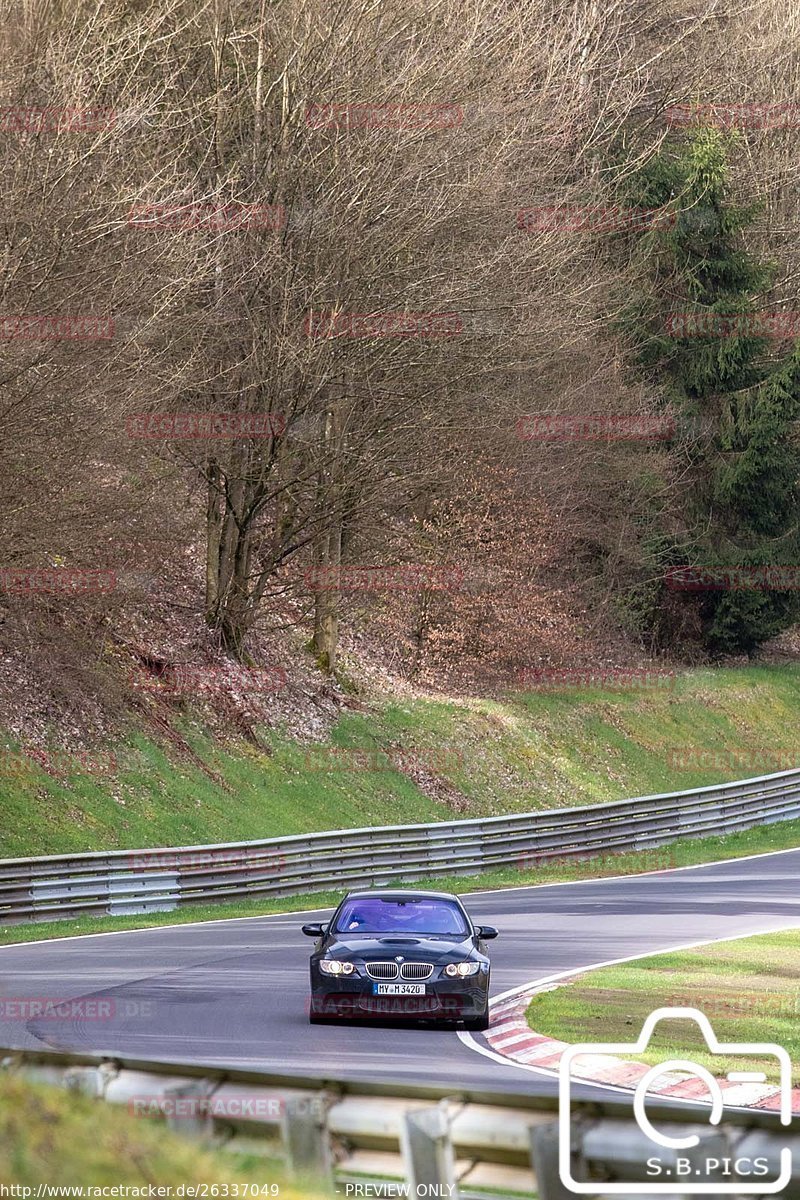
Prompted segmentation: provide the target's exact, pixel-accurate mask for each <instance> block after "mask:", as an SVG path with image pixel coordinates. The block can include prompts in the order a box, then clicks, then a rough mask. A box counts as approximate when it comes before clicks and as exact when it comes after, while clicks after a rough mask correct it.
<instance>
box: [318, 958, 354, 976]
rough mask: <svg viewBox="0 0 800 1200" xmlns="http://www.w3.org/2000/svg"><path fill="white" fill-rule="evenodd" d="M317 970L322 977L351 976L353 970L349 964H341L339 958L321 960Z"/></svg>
mask: <svg viewBox="0 0 800 1200" xmlns="http://www.w3.org/2000/svg"><path fill="white" fill-rule="evenodd" d="M319 969H320V971H322V974H323V975H352V974H353V971H354V970H355V968H354V967H353V964H352V963H351V962H342V960H341V959H340V958H321V959H320V960H319Z"/></svg>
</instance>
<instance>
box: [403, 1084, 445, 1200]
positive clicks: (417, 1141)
mask: <svg viewBox="0 0 800 1200" xmlns="http://www.w3.org/2000/svg"><path fill="white" fill-rule="evenodd" d="M400 1150H401V1153H402V1155H403V1162H404V1163H405V1167H406V1178H407V1180H408V1183H409V1194H410V1195H412V1196H414V1195H419V1194H420V1189H421V1193H422V1194H423V1195H425V1194H427V1195H429V1196H440V1197H441V1196H449V1197H452V1200H457V1197H458V1184H457V1182H456V1163H455V1155H454V1153H453V1143H452V1141H451V1140H450V1116H449V1113H448V1111H447V1100H442V1101H440V1102H439V1104H437V1105H436V1106H435V1107H434V1108H417V1109H413V1110H412V1111H411V1112H407V1113H406V1114H405V1116H404V1118H403V1124H402V1126H401V1128H400ZM431 1187H433V1189H434V1190H433V1191H431V1190H430V1188H431Z"/></svg>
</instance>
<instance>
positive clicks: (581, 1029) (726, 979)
mask: <svg viewBox="0 0 800 1200" xmlns="http://www.w3.org/2000/svg"><path fill="white" fill-rule="evenodd" d="M664 1005H666V1006H676V1007H681V1008H684V1007H687V1008H697V1009H699V1010H700V1011H701V1012H703V1013H705V1015H706V1016H707V1017H708V1019H709V1021H710V1022H711V1026H712V1028H713V1030H714V1032H715V1034H716V1036H717V1038H718V1039H719V1041H721V1042H774V1043H777V1044H778V1045H779V1046H783V1047H784V1048H785V1049H786V1050H787V1051H788V1053H789V1057H790V1059H791V1060H792V1063H793V1064H794V1068H793V1069H794V1082H795V1083H798V1082H800V1074H799V1072H800V1066H798V1064H800V1025H799V1024H798V1016H799V1015H800V929H790V930H784V931H782V932H780V933H768V934H759V935H758V936H757V937H749V938H741V939H737V940H736V941H731V942H719V943H717V944H716V945H709V946H702V947H698V948H697V949H696V950H682V951H680V952H678V953H675V954H657V955H653V956H652V957H649V958H642V959H639V960H638V961H636V962H631V963H622V964H621V965H620V966H616V967H603V968H601V969H600V970H598V971H591V972H588V973H587V974H585V975H582V976H579V977H578V978H577V979H576V980H575V981H574V982H573V983H570V984H566V985H564V986H563V987H559V988H556V989H555V990H554V991H551V992H544V993H542V994H541V995H539V996H534V998H533V999H532V1001H531V1003H530V1005H529V1007H528V1010H527V1016H528V1022H529V1024H530V1025H531V1027H532V1028H533V1029H535V1030H536V1032H537V1033H542V1034H545V1035H547V1036H549V1037H554V1038H558V1039H559V1040H560V1041H564V1042H569V1043H573V1044H574V1043H576V1042H633V1041H635V1040H636V1038H637V1037H638V1035H639V1032H640V1030H641V1028H642V1025H643V1023H644V1021H645V1018H646V1017H647V1016H649V1014H650V1013H652V1012H653V1011H654V1010H655V1009H657V1008H660V1007H662V1006H664ZM626 1057H629V1058H631V1059H632V1060H635V1061H639V1062H644V1063H647V1064H648V1065H650V1066H655V1065H656V1064H657V1063H661V1062H665V1061H666V1060H668V1059H672V1058H678V1059H690V1060H691V1061H692V1062H696V1063H699V1064H700V1065H701V1066H704V1067H706V1068H707V1069H708V1070H710V1071H711V1072H712V1074H714V1075H716V1076H717V1077H720V1076H722V1075H724V1074H726V1073H727V1072H728V1071H734V1070H739V1071H741V1070H743V1069H747V1070H751V1071H764V1072H766V1073H767V1076H768V1079H769V1081H770V1082H772V1081H775V1082H777V1080H776V1079H775V1060H774V1058H760V1057H758V1056H755V1055H754V1056H749V1057H748V1058H747V1060H746V1063H745V1062H744V1061H743V1059H741V1058H738V1057H737V1058H734V1057H726V1056H724V1055H713V1054H711V1053H710V1052H709V1051H708V1048H707V1046H706V1044H705V1041H704V1039H703V1037H702V1034H701V1032H700V1029H699V1027H698V1026H697V1025H696V1024H695V1023H694V1022H692V1021H689V1020H681V1021H663V1022H659V1023H658V1025H657V1026H656V1028H655V1031H654V1036H653V1039H652V1040H651V1042H650V1046H649V1047H648V1049H647V1050H646V1051H645V1052H644V1053H641V1054H636V1055H633V1054H632V1055H629V1056H626Z"/></svg>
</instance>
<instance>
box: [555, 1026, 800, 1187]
mask: <svg viewBox="0 0 800 1200" xmlns="http://www.w3.org/2000/svg"><path fill="white" fill-rule="evenodd" d="M665 1020H669V1021H674V1020H691V1021H693V1022H694V1023H695V1024H696V1025H697V1026H699V1029H700V1032H701V1033H702V1035H703V1039H704V1041H705V1043H706V1045H707V1047H708V1049H709V1051H711V1053H712V1054H719V1055H721V1056H724V1057H725V1058H737V1057H742V1058H747V1059H752V1058H757V1059H759V1060H764V1059H774V1060H775V1062H776V1071H775V1076H776V1078H777V1080H778V1081H779V1092H778V1096H779V1102H780V1109H779V1111H780V1123H781V1125H789V1124H791V1120H792V1064H791V1061H790V1059H789V1055H788V1053H787V1052H786V1050H785V1049H784V1048H783V1046H778V1045H776V1044H775V1043H774V1042H720V1041H718V1039H717V1037H716V1034H715V1033H714V1030H713V1029H712V1027H711V1023H710V1022H709V1020H708V1017H706V1016H705V1014H704V1013H702V1012H700V1010H699V1009H697V1008H659V1009H656V1011H655V1012H652V1013H651V1014H650V1016H649V1017H648V1018H647V1020H646V1021H645V1023H644V1025H643V1026H642V1032H641V1033H640V1035H639V1037H638V1039H637V1040H636V1041H635V1042H594V1043H589V1042H587V1043H582V1044H580V1045H575V1046H570V1047H569V1048H568V1049H567V1050H565V1051H564V1053H563V1055H562V1056H561V1065H560V1069H559V1129H558V1168H559V1176H560V1179H561V1183H562V1185H563V1186H564V1187H565V1188H566V1189H567V1190H568V1191H570V1192H574V1193H576V1194H577V1195H584V1196H624V1195H637V1196H641V1195H644V1194H652V1195H659V1194H662V1195H664V1194H670V1195H672V1196H674V1195H675V1194H676V1192H680V1194H681V1195H682V1196H690V1195H703V1194H704V1193H705V1194H706V1195H709V1194H713V1195H724V1194H726V1193H727V1194H728V1195H737V1196H742V1195H769V1194H772V1195H774V1194H775V1193H778V1192H781V1191H783V1189H784V1188H785V1187H786V1185H787V1183H789V1181H790V1180H791V1176H792V1152H791V1150H790V1148H789V1147H788V1146H784V1147H783V1148H782V1149H781V1153H780V1174H779V1177H778V1178H777V1179H774V1178H773V1179H769V1180H767V1179H765V1178H764V1175H766V1174H768V1173H770V1170H769V1169H770V1165H771V1164H768V1163H767V1161H766V1160H765V1159H764V1160H758V1159H736V1160H735V1161H734V1159H733V1158H720V1157H719V1156H718V1155H719V1152H720V1151H719V1146H720V1143H719V1142H716V1143H714V1142H712V1141H708V1142H707V1143H706V1142H703V1144H701V1138H700V1137H699V1136H698V1135H697V1134H695V1133H690V1134H688V1135H685V1136H682V1137H672V1136H670V1135H669V1133H668V1132H662V1131H659V1130H658V1129H656V1128H655V1126H654V1125H653V1123H652V1122H651V1121H650V1118H649V1117H648V1115H647V1112H646V1107H645V1106H646V1103H647V1094H648V1091H649V1089H650V1087H651V1086H652V1084H653V1083H654V1082H655V1080H656V1079H658V1078H660V1077H662V1076H663V1075H665V1074H666V1073H667V1072H671V1071H682V1072H686V1073H688V1074H690V1075H693V1076H695V1077H696V1078H698V1079H700V1080H702V1082H703V1083H704V1084H705V1086H706V1092H707V1096H708V1099H709V1100H710V1102H711V1103H710V1112H709V1116H708V1122H709V1124H710V1125H711V1126H716V1125H719V1123H720V1121H721V1120H722V1116H723V1111H724V1100H723V1094H722V1088H721V1087H720V1083H719V1080H718V1079H717V1078H715V1076H714V1075H712V1073H711V1072H710V1071H709V1070H707V1068H706V1067H703V1066H701V1065H699V1064H698V1063H693V1062H691V1061H690V1060H689V1059H669V1060H668V1061H665V1062H663V1063H659V1064H658V1065H657V1066H655V1067H651V1068H650V1070H649V1071H647V1072H646V1074H645V1075H643V1076H642V1078H641V1079H640V1080H639V1083H638V1085H637V1087H636V1092H635V1094H634V1098H633V1113H634V1116H635V1118H636V1123H637V1125H638V1127H639V1130H640V1131H641V1133H643V1134H644V1135H645V1138H646V1139H647V1143H646V1145H647V1144H649V1146H651V1147H652V1150H650V1151H648V1152H649V1153H650V1154H651V1157H647V1156H646V1155H645V1157H646V1162H647V1168H648V1169H647V1176H648V1177H645V1178H643V1179H642V1180H641V1181H637V1182H619V1183H617V1182H608V1183H605V1182H599V1181H597V1180H592V1181H591V1182H583V1181H582V1180H580V1179H576V1178H575V1177H574V1174H573V1161H572V1141H571V1131H572V1123H571V1109H570V1104H571V1085H572V1082H573V1080H574V1078H580V1076H579V1075H578V1073H577V1072H575V1071H574V1068H573V1063H574V1062H575V1059H577V1058H579V1057H584V1056H597V1055H599V1056H604V1057H605V1058H606V1061H607V1059H608V1056H609V1055H611V1056H617V1055H621V1056H626V1057H631V1056H634V1057H635V1056H636V1055H637V1054H641V1053H643V1051H645V1050H646V1049H647V1047H648V1046H649V1044H650V1039H651V1038H652V1036H653V1031H654V1029H655V1027H656V1025H657V1024H658V1022H659V1021H665ZM726 1078H727V1081H728V1082H729V1083H731V1084H759V1083H766V1081H767V1077H766V1075H765V1074H764V1073H763V1072H761V1071H747V1070H742V1071H729V1072H727V1074H726ZM586 1081H587V1082H589V1080H588V1079H587V1080H586ZM698 1111H699V1112H701V1113H702V1110H698ZM701 1120H702V1117H701V1116H698V1118H697V1119H696V1120H694V1119H693V1120H692V1122H691V1123H692V1124H694V1125H696V1124H698V1123H699V1122H700V1121H701ZM665 1124H666V1126H667V1129H668V1128H669V1122H666V1123H665ZM705 1145H707V1146H708V1148H709V1150H710V1151H713V1152H714V1153H715V1156H714V1157H706V1158H705V1160H704V1159H703V1149H704V1146H705ZM698 1147H699V1153H698ZM658 1150H660V1151H661V1154H660V1155H659V1154H658ZM687 1150H692V1151H694V1152H695V1153H694V1154H693V1155H692V1156H690V1157H683V1156H681V1155H680V1154H679V1152H681V1151H687ZM754 1164H755V1165H754ZM732 1168H733V1170H732ZM643 1169H644V1163H643ZM653 1175H655V1176H656V1177H658V1176H659V1175H660V1176H661V1178H662V1180H664V1181H663V1182H658V1183H657V1182H654V1181H653ZM666 1177H669V1178H668V1179H667V1178H666ZM726 1177H727V1178H726ZM759 1177H760V1179H759Z"/></svg>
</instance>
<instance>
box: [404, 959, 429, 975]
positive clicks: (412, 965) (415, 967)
mask: <svg viewBox="0 0 800 1200" xmlns="http://www.w3.org/2000/svg"><path fill="white" fill-rule="evenodd" d="M432 974H433V963H422V962H406V963H403V965H402V967H401V968H400V978H401V979H430V977H431V975H432Z"/></svg>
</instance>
